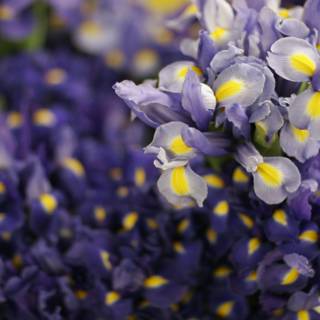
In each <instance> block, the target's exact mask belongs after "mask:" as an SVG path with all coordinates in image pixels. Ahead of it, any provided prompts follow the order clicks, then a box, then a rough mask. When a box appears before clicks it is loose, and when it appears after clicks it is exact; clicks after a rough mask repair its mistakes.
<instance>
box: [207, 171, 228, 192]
mask: <svg viewBox="0 0 320 320" xmlns="http://www.w3.org/2000/svg"><path fill="white" fill-rule="evenodd" d="M203 178H204V180H206V182H207V184H208V186H209V187H213V188H216V189H221V188H223V187H224V181H223V180H222V179H221V178H220V177H219V176H217V175H215V174H208V175H205V176H204V177H203Z"/></svg>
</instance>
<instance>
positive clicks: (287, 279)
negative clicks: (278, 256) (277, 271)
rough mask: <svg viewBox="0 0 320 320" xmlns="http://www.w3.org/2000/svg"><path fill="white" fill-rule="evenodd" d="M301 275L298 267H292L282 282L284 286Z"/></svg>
mask: <svg viewBox="0 0 320 320" xmlns="http://www.w3.org/2000/svg"><path fill="white" fill-rule="evenodd" d="M298 277H299V272H298V270H297V269H296V268H291V269H290V270H289V271H288V272H287V273H286V274H285V276H284V277H283V279H282V281H281V284H282V285H284V286H287V285H290V284H292V283H294V282H295V281H296V280H297V279H298Z"/></svg>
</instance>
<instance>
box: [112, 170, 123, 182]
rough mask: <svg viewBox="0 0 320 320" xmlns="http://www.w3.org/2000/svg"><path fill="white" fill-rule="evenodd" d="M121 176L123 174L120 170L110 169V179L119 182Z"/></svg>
mask: <svg viewBox="0 0 320 320" xmlns="http://www.w3.org/2000/svg"><path fill="white" fill-rule="evenodd" d="M122 176H123V172H122V169H121V168H112V169H111V170H110V177H111V178H112V179H113V180H115V181H119V180H121V179H122Z"/></svg>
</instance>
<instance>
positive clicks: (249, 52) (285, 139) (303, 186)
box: [114, 0, 320, 320]
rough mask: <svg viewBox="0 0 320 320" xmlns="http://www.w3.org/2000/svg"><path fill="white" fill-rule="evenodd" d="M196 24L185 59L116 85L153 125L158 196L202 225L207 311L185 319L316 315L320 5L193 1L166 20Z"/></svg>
mask: <svg viewBox="0 0 320 320" xmlns="http://www.w3.org/2000/svg"><path fill="white" fill-rule="evenodd" d="M194 19H198V21H199V24H200V26H201V30H200V32H199V37H198V39H186V40H183V41H182V42H181V50H182V52H183V53H184V54H185V55H187V56H189V58H188V59H184V60H179V61H176V62H174V63H171V64H169V65H167V66H166V67H164V68H163V69H162V70H161V71H160V72H159V75H158V78H157V79H156V80H150V81H145V82H143V83H142V84H139V85H136V84H135V83H134V82H132V81H129V80H125V81H123V82H119V83H117V84H115V86H114V89H115V92H116V93H117V95H118V96H119V97H121V98H122V99H123V100H124V101H125V102H126V103H127V105H128V106H129V108H130V109H131V111H132V112H133V113H134V114H135V115H136V116H137V117H138V118H140V119H141V120H142V121H143V122H145V123H146V124H147V125H149V126H150V127H153V128H155V129H156V130H155V134H154V137H153V140H152V142H151V143H150V144H149V145H148V146H147V147H145V149H144V150H145V152H146V153H147V154H152V155H154V157H155V160H154V165H155V167H157V168H159V169H160V171H161V175H160V178H159V179H158V183H157V185H158V191H159V192H160V194H161V195H162V196H163V197H164V198H165V199H166V200H167V201H168V202H169V203H170V204H171V205H173V206H174V207H175V208H176V210H178V211H179V210H180V211H179V212H184V211H188V210H190V212H192V215H191V218H192V219H194V218H195V217H196V216H197V215H198V214H201V215H202V218H203V219H207V220H208V221H207V222H206V223H207V229H206V231H204V230H202V231H201V233H202V237H206V240H204V241H205V245H204V243H203V242H202V243H203V245H204V247H202V248H203V249H204V248H205V249H204V250H205V251H203V252H202V257H204V256H207V255H208V254H209V255H211V250H210V249H209V248H210V246H212V247H213V248H214V252H213V256H212V257H211V258H210V262H204V261H201V263H200V265H201V267H200V268H206V267H208V269H209V270H211V277H212V278H211V279H210V280H209V279H208V278H207V279H206V280H205V281H206V282H205V283H206V289H207V290H205V289H203V290H204V291H205V292H206V294H205V297H206V298H203V299H202V302H204V301H205V300H206V299H207V301H208V302H209V304H208V307H207V308H208V309H207V310H206V311H205V307H202V311H203V313H200V314H198V313H195V314H190V315H187V316H185V318H188V317H195V318H199V319H206V318H205V317H206V316H208V315H210V316H211V317H212V316H213V317H214V319H216V318H217V319H220V318H221V319H223V318H225V319H297V320H309V319H320V300H319V297H320V295H319V294H320V292H319V284H318V277H319V247H318V243H319V240H318V235H319V230H318V228H319V224H318V214H319V212H320V211H319V182H320V179H319V178H320V175H319V171H318V170H319V165H320V156H319V149H320V85H319V76H320V71H319V70H320V69H319V67H320V53H319V48H320V45H319V44H320V40H319V32H320V24H319V21H320V1H319V0H308V1H306V3H305V4H304V3H297V2H295V3H294V2H293V1H283V2H281V1H272V0H270V1H268V0H261V1H250V0H233V1H226V0H198V1H194V2H192V3H191V4H190V5H189V6H188V7H187V8H186V9H185V11H183V12H182V13H181V14H180V15H179V16H177V17H176V18H175V19H173V20H172V21H170V25H171V26H172V27H173V28H177V29H179V28H180V29H183V28H186V27H187V26H188V25H189V23H191V22H192V21H193V20H194ZM205 217H206V218H205ZM191 226H193V227H196V226H197V223H195V222H193V223H192V224H191ZM206 241H207V242H206ZM207 245H209V247H206V246H207ZM178 251H179V250H178ZM180 251H181V252H180V254H182V252H184V251H185V249H183V250H181V249H180ZM194 254H195V253H194ZM204 264H205V265H204ZM200 273H201V275H205V272H204V271H200ZM210 281H212V283H211V282H210ZM208 291H209V292H208ZM195 295H196V294H195ZM210 299H213V300H210ZM191 303H192V302H190V304H191Z"/></svg>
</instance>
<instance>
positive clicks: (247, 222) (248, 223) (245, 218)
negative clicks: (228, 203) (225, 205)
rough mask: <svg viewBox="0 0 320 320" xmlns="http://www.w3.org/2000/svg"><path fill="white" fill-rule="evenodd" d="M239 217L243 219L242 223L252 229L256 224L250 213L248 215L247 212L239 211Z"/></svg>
mask: <svg viewBox="0 0 320 320" xmlns="http://www.w3.org/2000/svg"><path fill="white" fill-rule="evenodd" d="M239 218H240V220H241V221H242V223H243V224H244V225H245V226H246V227H247V228H249V229H252V228H253V226H254V222H253V220H252V219H251V217H249V216H248V215H246V214H245V213H239Z"/></svg>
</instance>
